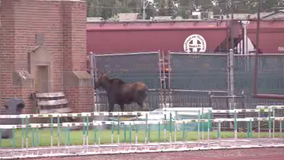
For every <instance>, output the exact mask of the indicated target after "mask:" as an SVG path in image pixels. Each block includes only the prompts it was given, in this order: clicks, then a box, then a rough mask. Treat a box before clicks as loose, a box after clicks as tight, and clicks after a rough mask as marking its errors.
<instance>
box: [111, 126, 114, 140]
mask: <svg viewBox="0 0 284 160" xmlns="http://www.w3.org/2000/svg"><path fill="white" fill-rule="evenodd" d="M113 131H114V126H113V122H112V123H111V144H113Z"/></svg>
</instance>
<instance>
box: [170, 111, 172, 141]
mask: <svg viewBox="0 0 284 160" xmlns="http://www.w3.org/2000/svg"><path fill="white" fill-rule="evenodd" d="M170 144H172V112H170Z"/></svg>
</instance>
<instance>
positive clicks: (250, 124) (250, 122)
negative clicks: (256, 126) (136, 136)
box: [249, 119, 252, 138]
mask: <svg viewBox="0 0 284 160" xmlns="http://www.w3.org/2000/svg"><path fill="white" fill-rule="evenodd" d="M249 134H250V138H252V120H251V119H250V121H249Z"/></svg>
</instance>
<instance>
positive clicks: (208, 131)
mask: <svg viewBox="0 0 284 160" xmlns="http://www.w3.org/2000/svg"><path fill="white" fill-rule="evenodd" d="M210 121H211V109H210V110H209V111H208V122H207V141H208V144H207V146H208V148H209V144H210V143H209V139H210Z"/></svg>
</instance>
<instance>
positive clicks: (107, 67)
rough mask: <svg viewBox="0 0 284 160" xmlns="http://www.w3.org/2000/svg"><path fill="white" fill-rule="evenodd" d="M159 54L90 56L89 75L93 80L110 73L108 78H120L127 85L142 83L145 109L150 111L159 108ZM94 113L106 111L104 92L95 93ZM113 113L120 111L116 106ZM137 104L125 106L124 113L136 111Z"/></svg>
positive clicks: (106, 102) (160, 83) (106, 103)
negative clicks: (103, 73)
mask: <svg viewBox="0 0 284 160" xmlns="http://www.w3.org/2000/svg"><path fill="white" fill-rule="evenodd" d="M160 57H161V56H160V53H159V52H143V53H125V54H104V55H102V54H100V55H98V54H92V55H91V70H92V71H91V73H93V76H92V77H94V79H96V78H98V76H99V73H100V72H105V71H107V72H110V78H121V79H122V80H123V81H125V82H127V83H131V82H138V81H140V82H144V83H145V84H146V85H147V86H148V88H149V92H148V96H147V99H146V107H149V108H150V109H151V110H154V109H156V108H159V88H160V87H161V85H162V82H161V79H162V78H161V76H162V75H161V65H159V64H160V59H161V58H160ZM95 99H96V103H95V104H96V107H95V110H96V111H108V100H107V96H106V92H105V91H103V90H101V89H99V90H98V91H96V97H95ZM114 110H115V111H118V110H120V108H119V107H118V106H115V107H114ZM138 110H140V109H139V106H138V105H137V104H131V105H125V111H138Z"/></svg>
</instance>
